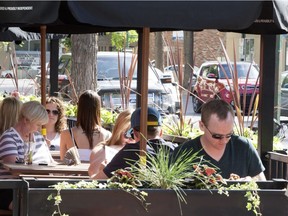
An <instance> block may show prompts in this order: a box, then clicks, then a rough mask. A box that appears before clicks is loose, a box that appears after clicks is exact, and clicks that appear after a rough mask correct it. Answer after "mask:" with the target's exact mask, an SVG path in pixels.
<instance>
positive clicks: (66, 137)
mask: <svg viewBox="0 0 288 216" xmlns="http://www.w3.org/2000/svg"><path fill="white" fill-rule="evenodd" d="M69 142H71V135H70V132H69V130H64V131H62V132H61V135H60V159H61V160H63V159H64V156H65V154H66V152H67V150H68V149H69V148H68V146H69Z"/></svg>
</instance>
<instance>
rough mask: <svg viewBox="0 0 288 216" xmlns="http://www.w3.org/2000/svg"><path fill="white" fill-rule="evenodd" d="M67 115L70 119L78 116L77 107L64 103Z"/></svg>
mask: <svg viewBox="0 0 288 216" xmlns="http://www.w3.org/2000/svg"><path fill="white" fill-rule="evenodd" d="M64 106H65V115H66V116H67V117H68V116H70V117H73V116H76V115H77V106H76V105H73V104H71V103H67V102H64Z"/></svg>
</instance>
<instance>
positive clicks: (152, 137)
mask: <svg viewBox="0 0 288 216" xmlns="http://www.w3.org/2000/svg"><path fill="white" fill-rule="evenodd" d="M147 111H148V118H147V139H148V143H147V153H148V154H152V155H153V154H156V153H157V151H158V150H159V148H160V147H161V146H167V148H168V149H169V150H171V152H172V151H173V150H174V148H175V147H176V145H174V144H172V143H170V142H165V141H164V140H163V139H162V138H161V136H162V129H161V125H162V120H161V115H160V113H159V112H158V110H157V109H155V108H152V107H148V110H147ZM140 115H141V108H137V109H136V110H135V111H134V112H133V113H132V116H131V129H130V130H129V131H128V132H127V133H126V136H132V138H133V139H134V140H135V141H136V143H130V144H127V145H125V146H124V147H123V148H122V149H121V150H120V151H119V152H118V153H117V154H116V155H115V156H114V157H113V159H112V160H111V162H110V163H108V164H107V165H106V167H105V168H104V169H103V171H100V172H99V173H98V174H97V175H96V176H95V177H94V178H95V179H107V178H108V177H109V178H110V177H112V172H114V171H116V170H118V169H124V168H126V167H129V166H130V164H131V163H133V161H135V162H136V161H138V160H139V154H140V137H141V134H140Z"/></svg>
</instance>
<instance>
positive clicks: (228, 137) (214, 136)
mask: <svg viewBox="0 0 288 216" xmlns="http://www.w3.org/2000/svg"><path fill="white" fill-rule="evenodd" d="M204 126H205V127H206V128H207V130H208V131H209V133H210V134H211V136H212V138H214V139H218V140H221V139H224V138H226V139H230V138H231V136H232V135H233V134H234V132H232V133H230V134H226V135H223V134H215V133H212V132H211V131H210V130H209V129H208V127H207V126H206V125H204Z"/></svg>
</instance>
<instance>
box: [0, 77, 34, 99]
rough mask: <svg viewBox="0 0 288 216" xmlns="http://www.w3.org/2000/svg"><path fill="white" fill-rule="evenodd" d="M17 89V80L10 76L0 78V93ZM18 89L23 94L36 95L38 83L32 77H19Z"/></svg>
mask: <svg viewBox="0 0 288 216" xmlns="http://www.w3.org/2000/svg"><path fill="white" fill-rule="evenodd" d="M15 90H17V87H16V84H15V80H14V79H10V78H0V94H4V93H5V92H7V93H11V92H12V91H15ZM18 91H19V93H20V94H21V95H31V94H33V95H35V92H36V85H35V82H34V80H32V79H18Z"/></svg>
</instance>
